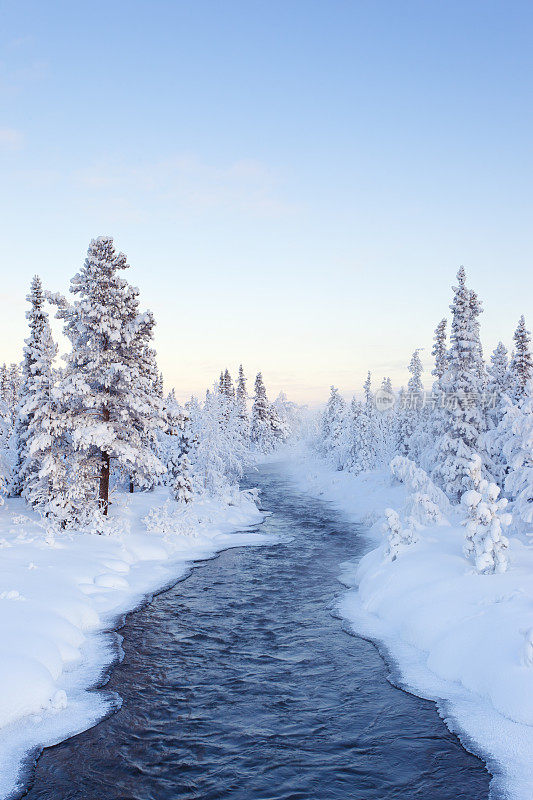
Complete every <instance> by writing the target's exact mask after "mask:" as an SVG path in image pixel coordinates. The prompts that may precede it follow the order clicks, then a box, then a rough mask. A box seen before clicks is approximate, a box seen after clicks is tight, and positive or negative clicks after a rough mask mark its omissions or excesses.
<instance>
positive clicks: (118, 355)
mask: <svg viewBox="0 0 533 800" xmlns="http://www.w3.org/2000/svg"><path fill="white" fill-rule="evenodd" d="M127 269H128V263H127V260H126V257H125V256H124V254H122V253H119V252H117V251H116V250H115V247H114V244H113V240H112V239H111V238H109V237H107V238H106V237H99V238H97V239H95V240H93V241H92V242H91V243H90V245H89V249H88V252H87V258H86V260H85V262H84V264H83V266H82V268H81V269H80V271H79V272H78V273H77V274H76V275H75V276H74V277H73V278H72V281H71V285H70V295H71V299H68V298H67V297H65V296H64V295H62V294H59V293H52V292H50V291H48V290H46V289H45V288H44V287H43V283H42V281H41V278H40V277H39V276H35V277H34V279H33V281H32V283H31V287H30V290H29V294H28V296H27V301H28V304H29V307H28V311H27V313H26V316H27V319H28V327H29V335H28V338H27V339H26V342H25V346H24V353H23V360H22V362H21V364H20V365H19V364H15V363H14V364H10V365H9V366H6V364H4V365H3V366H2V367H1V370H0V395H1V407H0V414H1V417H0V419H1V465H2V473H1V476H0V485H1V491H2V497H5V496H9V497H17V496H21V497H22V498H23V499H24V500H25V501H26V503H28V505H29V506H30V507H31V508H32V509H33V510H34V511H35V512H37V513H38V514H39V516H40V517H41V519H42V520H43V521H44V522H45V523H46V526H47V527H50V528H56V529H59V530H61V529H70V528H73V527H74V528H76V529H83V530H99V529H101V528H102V526H103V525H104V522H105V520H104V519H103V518H105V517H107V516H108V509H109V506H110V504H111V503H112V502H113V500H112V498H113V493H114V492H117V491H118V492H120V491H128V492H130V493H133V492H135V491H138V490H142V491H150V490H152V489H154V487H156V486H164V487H168V490H169V492H170V496H171V497H172V499H173V500H174V501H175V502H176V503H177V504H178V506H182V505H184V504H187V503H189V502H190V501H191V500H192V499H193V497H194V496H202V495H208V496H209V497H213V498H220V499H221V500H222V501H226V502H227V501H228V499H229V498H230V497H231V495H232V492H234V491H235V490H236V487H237V486H238V482H239V479H240V478H241V477H242V474H243V470H244V469H245V467H246V466H247V465H249V464H250V463H251V459H252V458H253V454H258V453H262V454H266V453H269V452H271V451H272V450H274V449H275V448H276V447H277V446H279V445H280V444H282V443H283V442H285V441H286V440H287V439H288V437H289V434H290V432H291V430H292V428H293V426H294V424H295V420H296V415H297V409H296V406H295V405H294V404H292V403H290V402H289V401H288V400H287V398H286V397H285V396H284V395H283V394H280V396H279V397H277V398H276V400H274V402H272V403H271V402H269V400H268V397H267V393H266V388H265V385H264V382H263V378H262V375H261V373H258V374H257V376H256V377H255V382H254V387H253V397H252V398H250V399H251V400H252V404H251V410H249V393H248V390H247V386H246V377H245V374H244V371H243V368H242V366H241V367H240V369H239V373H238V377H237V381H236V384H234V382H233V380H232V377H231V375H230V373H229V371H228V370H227V369H224V370H223V371H222V372H221V373H220V378H219V380H217V381H216V382H215V383H214V384H213V386H212V387H211V388H209V389H207V391H206V395H205V398H204V399H203V400H202V401H200V400H199V399H197V398H195V397H191V399H190V400H189V401H188V402H186V403H185V404H184V405H183V406H182V405H180V404H179V403H178V402H177V400H176V397H175V391H174V389H171V390H170V391H169V392H168V393H166V394H165V391H164V388H163V387H164V381H163V375H162V374H161V373H160V372H159V370H158V366H157V357H156V352H155V350H154V349H153V346H152V344H153V342H152V339H153V331H154V326H155V319H154V316H153V315H152V313H151V312H149V311H142V310H141V308H140V299H139V291H138V289H136V288H135V287H134V286H131V285H130V284H129V283H128V281H127V280H126V278H125V277H123V276H124V272H125V270H127ZM50 309H51V310H52V313H55V316H56V317H57V318H58V319H60V320H62V321H63V332H64V335H65V337H66V339H67V341H68V342H69V343H70V347H71V349H70V351H69V352H68V353H67V354H66V355H65V356H64V357H62V358H60V357H59V356H58V347H57V344H56V343H55V342H54V340H53V337H52V332H51V327H50V320H49V314H50Z"/></svg>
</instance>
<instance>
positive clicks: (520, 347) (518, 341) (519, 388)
mask: <svg viewBox="0 0 533 800" xmlns="http://www.w3.org/2000/svg"><path fill="white" fill-rule="evenodd" d="M513 339H514V353H513V357H512V359H511V366H510V370H511V380H512V393H513V398H514V400H515V402H518V401H519V400H520V398H521V397H523V395H524V394H525V391H526V386H527V383H528V381H529V380H530V379H531V378H533V357H532V355H531V347H530V345H531V333H530V331H528V330H527V328H526V320H525V317H524V316H523V315H522V316H521V317H520V319H519V321H518V325H517V328H516V331H515V332H514V335H513Z"/></svg>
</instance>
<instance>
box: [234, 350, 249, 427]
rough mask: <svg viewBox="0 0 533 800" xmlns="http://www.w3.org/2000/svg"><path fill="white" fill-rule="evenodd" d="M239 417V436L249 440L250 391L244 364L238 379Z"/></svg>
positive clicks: (237, 400) (240, 367) (237, 399)
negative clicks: (247, 386)
mask: <svg viewBox="0 0 533 800" xmlns="http://www.w3.org/2000/svg"><path fill="white" fill-rule="evenodd" d="M235 400H236V406H237V418H238V427H239V436H240V437H241V439H242V440H243V442H247V441H248V439H249V436H250V418H249V416H248V406H247V404H248V392H247V391H246V378H245V376H244V370H243V367H242V364H241V365H240V366H239V377H238V380H237V391H236V398H235Z"/></svg>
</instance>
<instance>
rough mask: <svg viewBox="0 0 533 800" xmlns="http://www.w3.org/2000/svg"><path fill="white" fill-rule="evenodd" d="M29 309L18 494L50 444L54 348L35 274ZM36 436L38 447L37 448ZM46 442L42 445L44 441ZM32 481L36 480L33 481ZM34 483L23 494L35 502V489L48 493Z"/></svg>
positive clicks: (15, 476)
mask: <svg viewBox="0 0 533 800" xmlns="http://www.w3.org/2000/svg"><path fill="white" fill-rule="evenodd" d="M26 300H27V301H28V302H29V303H30V308H29V310H28V311H27V312H26V319H27V320H28V324H29V329H30V335H29V336H28V338H27V339H26V340H25V346H24V359H23V363H22V388H21V395H22V400H21V403H20V404H19V408H18V413H17V419H16V423H15V442H16V444H15V446H16V461H15V467H14V470H13V481H12V484H11V494H12V495H13V496H16V495H20V494H21V493H22V491H23V490H24V488H25V487H26V486H27V484H28V481H29V479H30V477H32V476H33V477H34V478H35V473H38V472H39V470H40V468H41V464H42V461H43V459H44V458H45V454H46V452H47V450H48V448H49V447H50V445H51V440H49V436H50V431H49V430H48V434H47V435H44V432H45V430H47V429H48V428H49V424H50V418H51V415H52V402H53V401H52V389H53V360H54V358H55V356H56V353H57V348H56V346H55V344H54V342H53V340H52V334H51V331H50V325H49V322H48V314H47V312H46V311H45V308H44V303H45V299H44V296H43V287H42V283H41V279H40V278H39V276H38V275H35V276H34V278H33V280H32V282H31V286H30V292H29V294H28V295H27V297H26ZM36 439H38V440H39V441H40V446H39V447H36ZM46 441H47V442H48V443H47V444H45V442H46ZM32 483H35V481H32ZM46 487H47V488H46V491H45V492H43V491H41V490H40V489H39V490H37V489H36V487H35V486H33V488H32V490H31V491H30V492H27V493H26V495H25V496H26V499H27V500H28V502H30V503H31V504H32V505H36V500H35V494H36V491H37V492H38V493H39V495H40V496H44V495H47V494H48V481H47V480H46Z"/></svg>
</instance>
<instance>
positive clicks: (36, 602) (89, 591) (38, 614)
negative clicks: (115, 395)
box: [0, 489, 266, 798]
mask: <svg viewBox="0 0 533 800" xmlns="http://www.w3.org/2000/svg"><path fill="white" fill-rule="evenodd" d="M167 497H168V494H167V492H166V490H163V489H160V490H157V491H155V492H151V493H139V494H133V495H121V496H119V497H118V498H117V502H116V504H114V506H113V512H112V514H113V515H114V516H115V518H116V519H117V520H119V521H120V524H121V526H122V528H123V530H122V531H121V532H120V533H118V534H115V535H112V536H99V535H95V534H88V533H67V532H65V533H63V534H61V535H56V536H52V535H50V534H49V533H47V532H46V531H45V530H44V529H43V527H42V526H41V525H40V524H39V520H38V518H37V517H36V516H35V515H34V514H32V513H31V512H29V511H28V508H27V506H26V505H25V504H24V502H23V501H22V500H20V499H18V498H17V499H12V500H8V501H7V502H6V504H5V505H4V506H3V507H2V509H1V510H0V550H1V553H0V798H6V797H9V796H11V795H12V794H13V793H14V792H15V791H16V790H17V789H18V790H20V781H21V773H20V765H21V762H22V760H23V759H24V758H25V757H27V755H28V753H29V752H30V751H34V750H36V749H40V748H42V747H43V746H48V745H51V744H56V743H57V742H59V741H62V740H63V739H65V738H67V737H69V736H71V735H74V734H76V733H79V732H81V731H83V730H86V729H87V728H88V727H91V725H93V724H95V723H96V722H97V721H98V720H100V719H101V718H102V717H103V716H105V715H106V714H108V713H110V712H111V711H112V710H114V709H116V708H117V707H119V706H120V698H119V697H117V696H116V695H113V694H112V693H111V692H108V691H107V692H106V691H105V690H102V689H101V690H98V691H94V690H93V691H91V687H95V686H97V685H99V684H101V682H102V680H103V679H104V677H105V673H106V671H107V670H108V669H109V667H110V665H111V664H112V663H113V662H115V661H116V660H117V659H118V658H119V657H120V652H121V651H120V642H121V637H120V636H119V635H118V634H116V633H113V632H110V629H111V628H112V627H113V626H115V625H116V624H117V620H120V619H121V617H122V616H123V615H124V614H125V613H126V612H128V611H130V610H131V609H133V608H135V607H136V606H138V605H139V604H140V603H141V602H142V601H143V600H144V598H145V597H146V596H150V595H151V594H153V593H154V592H156V591H158V590H160V589H161V588H163V587H165V586H167V585H169V584H171V583H173V582H175V581H176V580H178V579H179V578H180V577H181V576H182V575H183V574H184V573H185V572H186V570H187V567H188V565H189V564H190V562H191V561H193V560H197V559H204V558H209V557H211V556H213V555H214V554H215V553H216V552H217V551H219V550H222V549H225V548H228V547H235V546H240V545H244V544H254V543H259V542H264V541H266V537H265V536H264V535H261V534H258V533H253V532H247V531H246V528H248V527H250V526H253V525H256V524H257V523H259V522H260V521H261V520H262V519H263V515H262V514H261V513H260V512H259V511H258V509H257V507H256V505H255V503H254V502H253V499H252V498H251V497H250V496H249V495H248V494H246V493H241V494H240V495H236V497H237V499H236V502H235V505H227V506H222V507H221V505H220V504H219V503H218V504H217V503H216V502H215V501H209V502H208V501H202V502H200V501H196V502H194V503H192V504H191V505H190V506H188V507H187V508H186V510H185V511H184V513H183V514H181V515H180V516H179V517H177V518H176V516H175V515H172V514H171V513H169V511H168V509H172V508H174V509H175V508H176V506H175V504H174V505H168V506H166V507H165V501H166V499H167ZM152 507H156V508H159V509H161V508H162V507H163V508H166V509H167V511H165V513H164V514H163V522H166V523H167V525H166V526H165V524H162V523H161V518H159V517H158V518H157V519H156V521H155V523H154V520H153V519H151V520H150V519H149V520H148V527H147V524H146V522H144V521H143V520H144V519H145V518H146V517H147V515H148V513H149V511H150V509H151V508H152ZM169 522H170V523H172V525H170V526H169V525H168V523H169ZM172 526H173V527H172ZM235 531H241V532H240V533H235ZM106 631H107V632H106ZM127 646H128V644H127V642H126V643H125V645H124V647H125V649H127Z"/></svg>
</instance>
